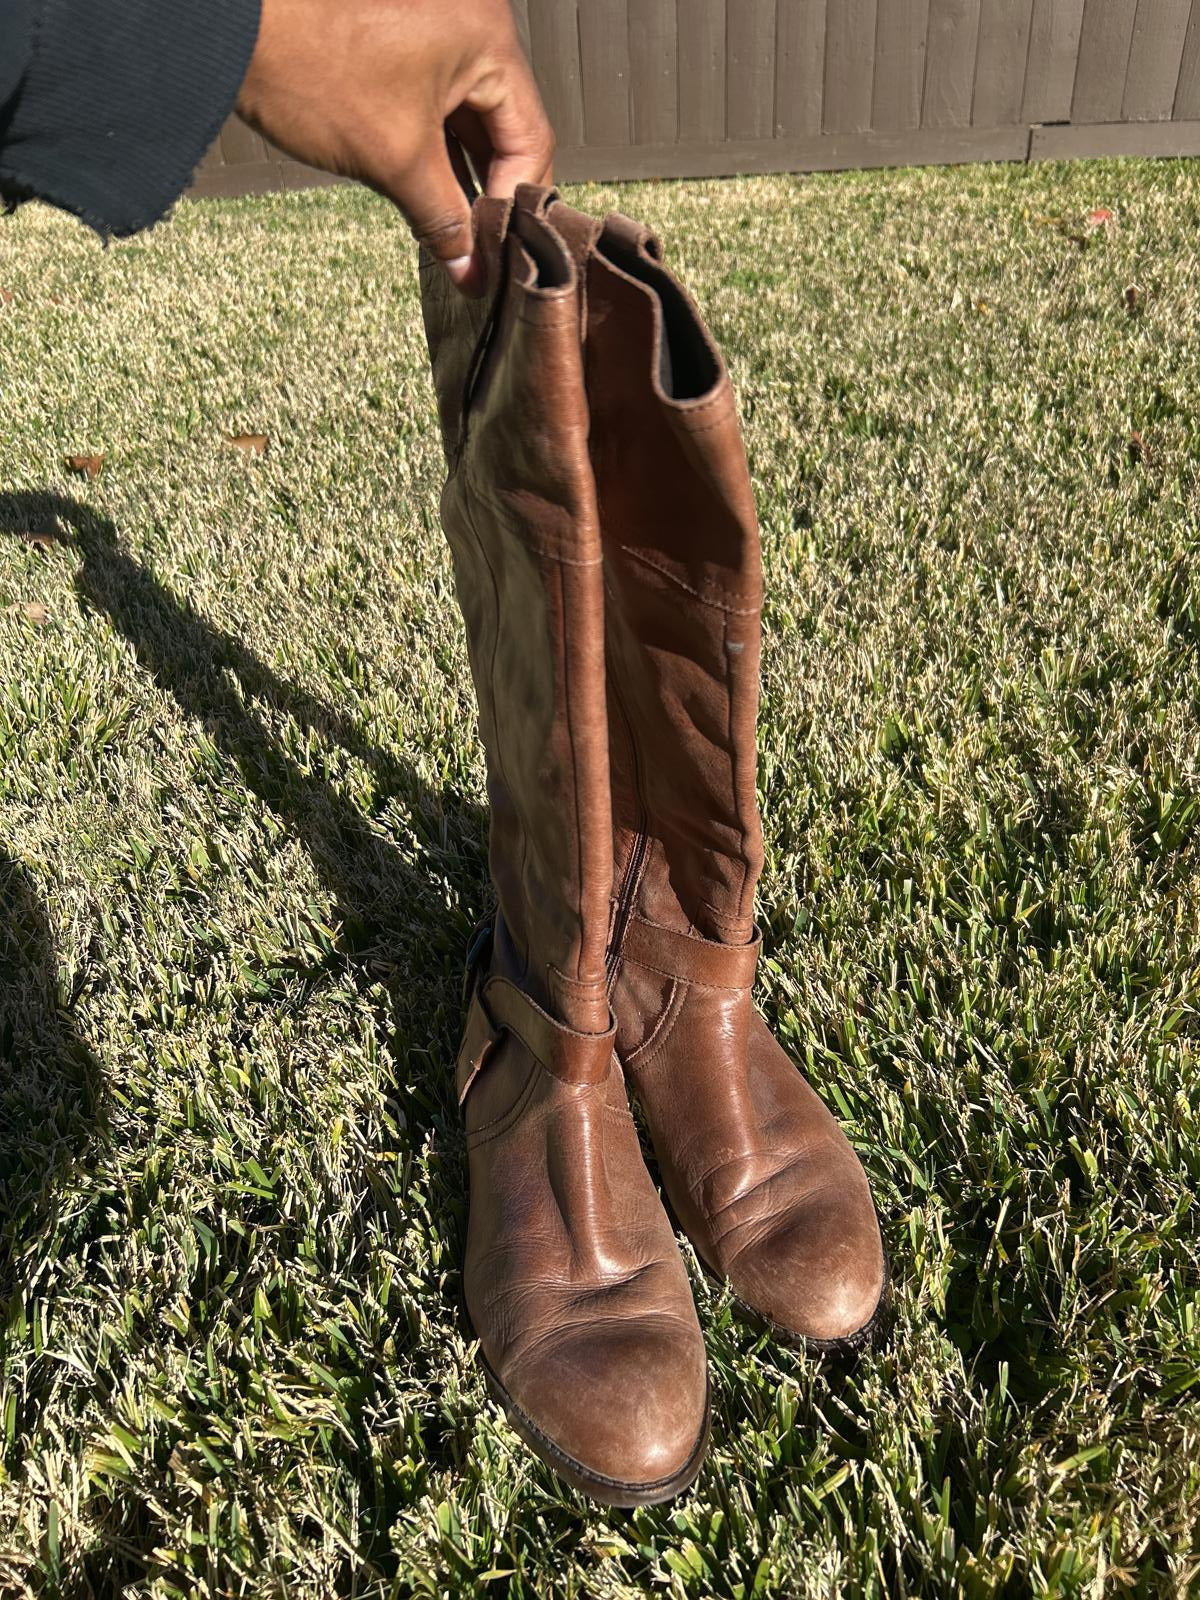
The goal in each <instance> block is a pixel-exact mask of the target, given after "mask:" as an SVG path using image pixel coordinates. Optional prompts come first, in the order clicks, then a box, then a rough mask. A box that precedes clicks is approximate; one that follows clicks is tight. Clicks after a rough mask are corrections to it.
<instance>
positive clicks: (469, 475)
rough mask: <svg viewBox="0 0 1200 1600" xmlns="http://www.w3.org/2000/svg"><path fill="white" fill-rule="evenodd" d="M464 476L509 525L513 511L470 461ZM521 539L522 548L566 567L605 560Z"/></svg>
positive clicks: (597, 563)
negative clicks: (485, 481) (569, 554)
mask: <svg viewBox="0 0 1200 1600" xmlns="http://www.w3.org/2000/svg"><path fill="white" fill-rule="evenodd" d="M463 476H465V478H466V479H467V482H468V485H469V487H470V489H471V492H472V494H474V495H476V496H477V497H478V498H479V499H480V500H485V501H486V502H487V504H488V505H489V506H491V508H492V509H493V510H494V511H495V512H496V514H497V515H498V516H499V517H500V518H501V519H502V520H503V521H504V522H505V524H506V527H507V524H508V522H510V521H511V520H512V512H511V511H510V509H509V508H508V507H507V506H506V505H505V504H504V502H503V501H502V500H500V499H498V498H497V497H496V496H495V495H494V494H492V493H491V492H490V490H488V489H486V488H484V486H483V485H482V484H481V483H480V482H479V480H478V479H477V478H476V476H475V474H474V473H473V472H472V471H471V469H470V464H469V463H466V464H464V467H463ZM520 539H521V548H522V550H531V551H533V553H534V554H535V555H539V556H545V558H546V560H547V561H556V562H558V563H559V564H560V565H561V566H564V567H598V566H600V565H601V564H602V563H603V560H604V557H603V555H595V556H588V557H586V558H584V559H580V558H579V557H578V556H568V555H564V554H563V553H562V552H561V551H560V550H552V549H551V548H550V547H549V546H548V545H544V544H541V543H540V542H539V541H538V540H536V539H529V538H527V537H526V536H525V535H524V534H522V535H521V536H520Z"/></svg>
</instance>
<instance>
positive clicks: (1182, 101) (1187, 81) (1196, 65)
mask: <svg viewBox="0 0 1200 1600" xmlns="http://www.w3.org/2000/svg"><path fill="white" fill-rule="evenodd" d="M1172 115H1173V116H1176V117H1180V118H1184V117H1200V0H1192V14H1191V16H1190V17H1189V18H1188V27H1187V37H1186V39H1185V40H1184V41H1183V60H1182V61H1181V62H1180V64H1179V84H1178V86H1177V88H1176V90H1175V107H1174V110H1173V112H1172Z"/></svg>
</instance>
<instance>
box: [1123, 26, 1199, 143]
mask: <svg viewBox="0 0 1200 1600" xmlns="http://www.w3.org/2000/svg"><path fill="white" fill-rule="evenodd" d="M1191 9H1192V7H1191V0H1138V8H1137V16H1136V17H1135V19H1134V23H1133V39H1132V41H1131V43H1130V46H1129V68H1128V71H1127V72H1126V74H1125V97H1124V99H1123V100H1122V101H1121V119H1122V121H1124V122H1151V121H1161V120H1162V119H1164V118H1166V117H1169V116H1170V115H1171V110H1172V108H1173V106H1174V104H1175V90H1176V87H1177V86H1178V83H1179V68H1180V65H1181V63H1182V60H1183V43H1184V38H1185V37H1186V34H1187V26H1188V16H1189V14H1190V12H1191Z"/></svg>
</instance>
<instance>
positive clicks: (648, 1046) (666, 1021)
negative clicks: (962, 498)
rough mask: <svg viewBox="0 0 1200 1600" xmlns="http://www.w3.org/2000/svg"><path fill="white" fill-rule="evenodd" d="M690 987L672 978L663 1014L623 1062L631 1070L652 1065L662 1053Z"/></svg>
mask: <svg viewBox="0 0 1200 1600" xmlns="http://www.w3.org/2000/svg"><path fill="white" fill-rule="evenodd" d="M634 965H635V966H636V965H637V963H636V962H635V963H634ZM662 976H663V977H671V974H670V973H663V974H662ZM690 987H691V985H690V984H687V983H684V982H683V981H682V980H681V979H679V978H673V979H672V987H671V994H670V998H669V999H668V1001H667V1003H666V1005H665V1007H664V1008H663V1014H662V1016H661V1017H660V1018H659V1020H658V1023H657V1025H656V1026H655V1028H654V1030H653V1032H652V1033H651V1034H650V1036H649V1037H648V1038H646V1039H643V1040H642V1042H641V1044H640V1045H638V1047H637V1049H636V1050H635V1051H634V1052H633V1054H632V1055H631V1056H630V1057H629V1058H628V1060H627V1061H626V1063H625V1065H626V1066H627V1067H628V1068H629V1070H630V1071H631V1072H634V1071H638V1070H640V1069H642V1068H645V1067H652V1066H653V1065H654V1062H655V1060H656V1058H657V1057H659V1056H661V1055H662V1052H663V1049H664V1047H665V1046H666V1044H667V1041H668V1040H669V1039H670V1037H671V1035H672V1033H674V1031H675V1024H676V1023H677V1022H678V1021H679V1018H680V1015H681V1014H682V1012H683V1002H684V1000H685V999H686V998H687V991H688V989H689V988H690Z"/></svg>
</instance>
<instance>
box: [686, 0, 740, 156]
mask: <svg viewBox="0 0 1200 1600" xmlns="http://www.w3.org/2000/svg"><path fill="white" fill-rule="evenodd" d="M732 3H733V4H734V5H736V4H737V3H738V0H732ZM679 137H680V138H681V139H723V138H724V137H725V0H679Z"/></svg>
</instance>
